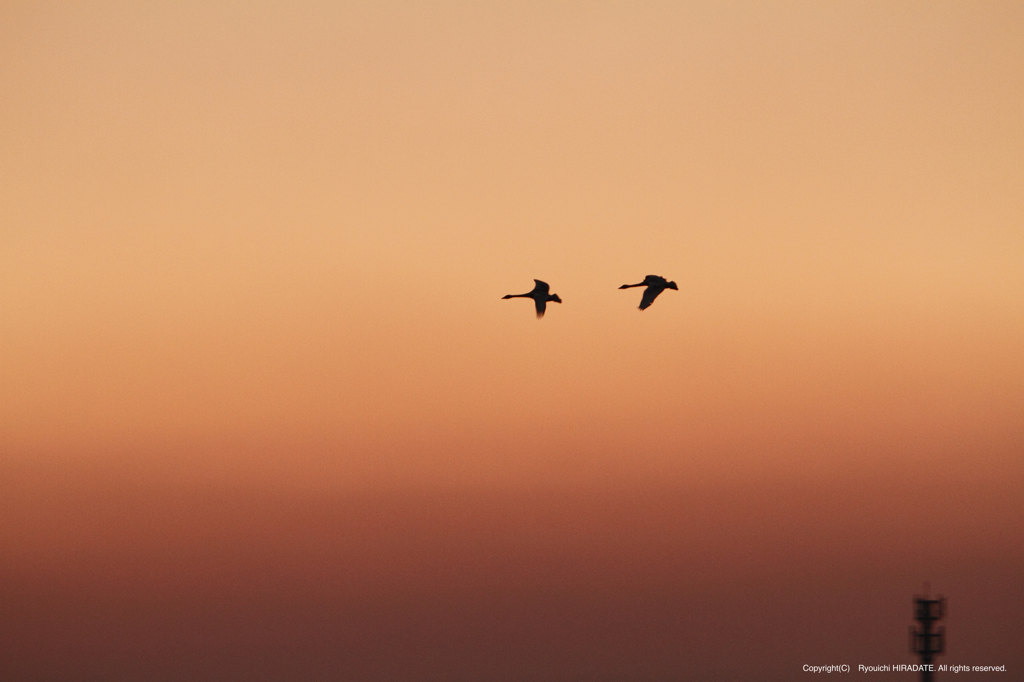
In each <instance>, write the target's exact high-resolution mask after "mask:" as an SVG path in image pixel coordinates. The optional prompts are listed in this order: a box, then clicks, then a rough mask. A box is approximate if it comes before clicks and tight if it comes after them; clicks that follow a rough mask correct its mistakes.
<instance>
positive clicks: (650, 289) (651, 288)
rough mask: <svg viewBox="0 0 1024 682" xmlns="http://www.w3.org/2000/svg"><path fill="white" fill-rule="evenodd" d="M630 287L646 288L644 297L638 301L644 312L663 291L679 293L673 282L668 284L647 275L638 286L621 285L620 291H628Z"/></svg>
mask: <svg viewBox="0 0 1024 682" xmlns="http://www.w3.org/2000/svg"><path fill="white" fill-rule="evenodd" d="M632 287H647V289H646V290H644V296H643V298H642V299H640V310H646V309H647V308H650V307H651V304H652V303H654V299H656V298H658V294H660V293H661V292H663V291H665V289H674V290H676V291H679V287H677V286H676V283H675V282H670V281H668V280H667V279H665V278H664V277H659V276H658V275H647V276H646V277H644V281H642V282H640V283H639V284H623V285H622V286H621V287H619V288H620V289H630V288H632Z"/></svg>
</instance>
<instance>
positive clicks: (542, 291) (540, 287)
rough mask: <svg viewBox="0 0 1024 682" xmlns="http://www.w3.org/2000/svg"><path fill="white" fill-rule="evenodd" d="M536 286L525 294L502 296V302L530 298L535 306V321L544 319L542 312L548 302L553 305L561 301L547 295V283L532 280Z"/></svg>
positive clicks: (554, 296) (556, 296) (555, 296)
mask: <svg viewBox="0 0 1024 682" xmlns="http://www.w3.org/2000/svg"><path fill="white" fill-rule="evenodd" d="M533 281H534V282H536V284H535V285H534V287H533V291H531V292H528V293H525V294H509V295H508V296H502V297H501V298H502V300H505V299H506V298H532V299H533V303H534V305H536V306H537V319H538V320H539V319H540V318H542V317H544V311H545V310H547V307H548V301H554V302H555V303H561V302H562V299H560V298H558V294H549V293H548V291H550V290H551V287H550V286H548V283H547V282H542V281H540V280H539V279H535V280H533Z"/></svg>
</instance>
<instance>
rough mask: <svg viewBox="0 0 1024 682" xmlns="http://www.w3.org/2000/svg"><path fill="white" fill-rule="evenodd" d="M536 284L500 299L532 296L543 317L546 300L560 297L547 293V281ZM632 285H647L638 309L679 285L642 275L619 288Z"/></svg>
mask: <svg viewBox="0 0 1024 682" xmlns="http://www.w3.org/2000/svg"><path fill="white" fill-rule="evenodd" d="M533 281H534V282H536V285H535V286H534V287H533V291H530V292H527V293H525V294H509V295H508V296H502V297H501V298H502V300H504V299H506V298H532V299H533V303H534V305H536V306H537V317H538V318H541V317H544V311H545V310H547V307H548V301H554V302H555V303H561V302H562V299H560V298H558V294H552V293H548V292H550V291H551V287H550V286H548V283H547V282H542V281H540V280H539V279H535V280H533ZM632 287H647V288H646V289H645V290H644V297H643V298H642V299H640V310H645V309H647V308H650V307H651V304H652V303H654V299H656V298H658V294H660V293H661V292H663V291H665V289H675V290H676V291H679V287H677V286H676V283H675V282H670V281H668V280H667V279H665V278H664V277H658V276H657V275H647V276H646V277H644V281H642V282H640V283H639V284H623V285H622V286H621V287H619V288H620V289H630V288H632Z"/></svg>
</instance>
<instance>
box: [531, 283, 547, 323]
mask: <svg viewBox="0 0 1024 682" xmlns="http://www.w3.org/2000/svg"><path fill="white" fill-rule="evenodd" d="M545 286H546V285H545ZM533 302H534V304H536V306H537V319H538V320H539V319H540V318H542V317H544V311H545V310H547V309H548V302H547V301H545V300H544V299H543V298H540V297H537V298H535V299H533Z"/></svg>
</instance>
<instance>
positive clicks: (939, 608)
mask: <svg viewBox="0 0 1024 682" xmlns="http://www.w3.org/2000/svg"><path fill="white" fill-rule="evenodd" d="M924 591H925V593H924V594H923V595H920V594H918V595H914V620H916V621H917V622H918V623H920V626H919V627H916V628H915V627H914V626H913V625H911V626H910V651H911V653H915V654H917V655H918V656H920V657H921V665H922V666H930V665H932V664H933V663H934V661H935V656H936V655H937V654H941V653H942V652H943V651H945V649H946V628H944V627H940V628H939V629H938V630H936V631H934V632H933V631H932V627H933V626H934V624H935V622H936V621H939V620H942V617H943V616H944V615H946V598H945V597H943V596H942V595H938V596H936V598H935V599H932V598H931V597H930V596H929V595H928V593H929V592H930V589H929V587H928V583H925V588H924ZM933 679H935V678H934V675H933V673H932V672H931V671H930V670H927V669H925V670H922V671H921V682H932V680H933Z"/></svg>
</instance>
